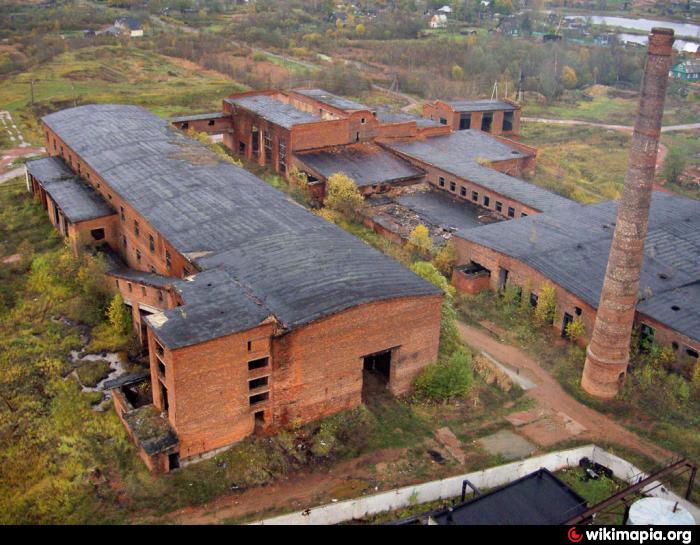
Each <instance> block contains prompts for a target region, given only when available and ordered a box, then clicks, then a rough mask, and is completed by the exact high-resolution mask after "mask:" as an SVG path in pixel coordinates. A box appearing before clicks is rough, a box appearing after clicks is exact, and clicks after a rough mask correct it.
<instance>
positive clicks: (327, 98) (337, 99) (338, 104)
mask: <svg viewBox="0 0 700 545" xmlns="http://www.w3.org/2000/svg"><path fill="white" fill-rule="evenodd" d="M294 92H295V93H299V94H300V95H304V96H307V97H311V98H313V99H315V100H318V101H319V102H322V103H323V104H327V105H328V106H332V107H334V108H338V109H339V110H371V108H369V107H368V106H365V105H364V104H360V103H359V102H355V101H354V100H350V99H349V98H345V97H341V96H338V95H334V94H333V93H329V92H328V91H324V90H323V89H294Z"/></svg>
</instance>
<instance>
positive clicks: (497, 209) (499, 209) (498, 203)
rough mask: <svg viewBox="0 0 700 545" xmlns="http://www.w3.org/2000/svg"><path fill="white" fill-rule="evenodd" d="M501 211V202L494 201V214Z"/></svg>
mask: <svg viewBox="0 0 700 545" xmlns="http://www.w3.org/2000/svg"><path fill="white" fill-rule="evenodd" d="M502 211H503V203H502V202H501V201H496V212H502Z"/></svg>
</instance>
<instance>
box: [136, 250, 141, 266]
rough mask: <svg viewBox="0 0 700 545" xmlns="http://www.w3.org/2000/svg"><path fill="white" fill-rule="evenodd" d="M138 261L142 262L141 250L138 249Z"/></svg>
mask: <svg viewBox="0 0 700 545" xmlns="http://www.w3.org/2000/svg"><path fill="white" fill-rule="evenodd" d="M136 261H138V262H139V263H141V250H136Z"/></svg>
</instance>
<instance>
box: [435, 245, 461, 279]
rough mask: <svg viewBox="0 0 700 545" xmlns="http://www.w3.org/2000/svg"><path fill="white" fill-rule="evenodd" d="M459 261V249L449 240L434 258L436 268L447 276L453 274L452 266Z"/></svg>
mask: <svg viewBox="0 0 700 545" xmlns="http://www.w3.org/2000/svg"><path fill="white" fill-rule="evenodd" d="M456 261H457V249H456V248H455V244H454V242H452V240H448V241H447V242H446V243H445V244H444V245H443V246H442V248H440V249H439V250H438V252H437V253H436V254H435V257H434V258H433V265H435V268H436V269H437V270H438V271H440V272H441V273H442V274H444V275H445V276H446V277H447V278H450V277H451V276H452V268H453V267H454V265H455V262H456Z"/></svg>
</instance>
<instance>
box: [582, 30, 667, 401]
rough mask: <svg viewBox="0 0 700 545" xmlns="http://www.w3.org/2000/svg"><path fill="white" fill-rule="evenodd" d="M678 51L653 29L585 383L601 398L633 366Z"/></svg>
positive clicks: (615, 388) (610, 394)
mask: <svg viewBox="0 0 700 545" xmlns="http://www.w3.org/2000/svg"><path fill="white" fill-rule="evenodd" d="M672 46H673V30H671V29H667V28H654V29H652V31H651V34H650V35H649V49H648V51H647V59H646V65H645V67H644V75H643V77H642V86H641V92H640V94H641V96H640V99H639V109H638V110H637V119H636V121H635V124H634V134H633V135H632V147H631V149H630V154H629V160H628V164H627V173H626V174H625V185H624V188H623V190H622V198H621V199H620V200H619V201H618V205H617V223H616V224H615V232H614V234H613V239H612V246H611V247H610V256H609V257H608V267H607V270H606V271H605V281H604V283H603V290H602V292H601V294H600V303H599V304H598V314H597V315H596V320H595V326H594V328H593V335H592V337H591V343H590V344H589V345H588V350H587V353H586V364H585V367H584V368H583V376H582V377H581V386H582V387H583V389H584V390H586V391H587V392H588V393H590V394H591V395H594V396H597V397H602V398H612V397H615V395H616V394H617V392H618V390H619V388H620V386H621V384H622V382H623V381H624V378H625V375H626V373H627V365H628V364H629V356H630V340H631V336H632V324H633V321H634V313H635V308H636V305H637V296H638V292H639V276H640V272H641V268H642V262H643V260H644V239H645V238H646V234H647V224H648V222H649V205H650V203H651V191H652V184H653V181H654V173H655V168H656V153H657V151H658V148H659V135H660V134H661V118H662V117H663V110H664V99H665V98H666V85H667V83H668V70H669V66H670V62H671V48H672Z"/></svg>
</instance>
